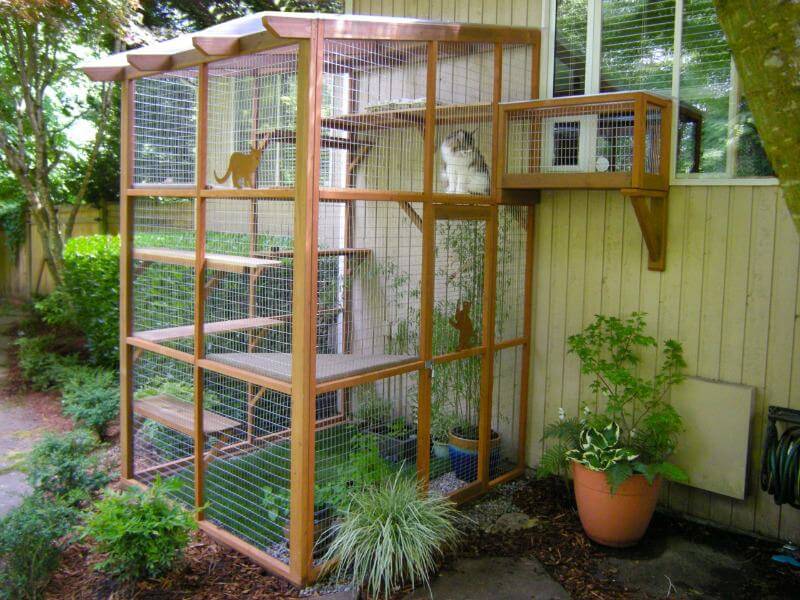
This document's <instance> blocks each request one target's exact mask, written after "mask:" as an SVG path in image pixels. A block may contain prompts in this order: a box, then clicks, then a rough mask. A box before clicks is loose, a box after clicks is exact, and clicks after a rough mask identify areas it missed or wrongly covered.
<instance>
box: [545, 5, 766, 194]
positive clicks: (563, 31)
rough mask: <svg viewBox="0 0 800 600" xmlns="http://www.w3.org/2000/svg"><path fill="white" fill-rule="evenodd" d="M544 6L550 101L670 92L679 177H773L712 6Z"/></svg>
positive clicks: (676, 168)
mask: <svg viewBox="0 0 800 600" xmlns="http://www.w3.org/2000/svg"><path fill="white" fill-rule="evenodd" d="M551 6H552V7H553V9H554V11H555V13H554V15H553V20H552V26H553V27H554V28H555V35H554V36H553V48H552V52H553V73H552V95H553V96H566V95H575V94H584V93H585V94H593V93H598V92H615V91H625V90H648V91H652V92H656V93H660V94H663V95H666V96H672V97H673V99H674V98H677V99H679V107H678V114H679V119H678V126H677V130H678V133H677V136H678V139H677V156H676V160H675V171H676V175H677V177H678V178H720V177H723V178H728V177H758V176H770V175H773V172H772V169H771V168H770V165H769V161H768V160H767V158H766V155H765V154H764V150H763V147H762V145H761V140H760V139H759V137H758V131H757V130H756V127H755V124H754V122H753V118H752V115H751V114H750V112H749V110H748V109H747V102H746V99H745V98H744V97H743V96H742V95H741V93H740V90H739V85H738V80H737V77H736V72H735V69H734V67H733V61H732V60H731V54H730V50H729V49H728V45H727V42H726V40H725V36H724V34H723V33H722V30H721V28H720V26H719V23H718V22H717V17H716V13H715V10H714V5H713V0H554V2H552V3H551ZM676 15H677V17H678V18H677V19H676ZM676 21H677V22H678V26H679V29H677V30H676ZM678 41H680V48H676V42H678Z"/></svg>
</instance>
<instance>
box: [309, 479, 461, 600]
mask: <svg viewBox="0 0 800 600" xmlns="http://www.w3.org/2000/svg"><path fill="white" fill-rule="evenodd" d="M455 515H456V510H455V508H454V506H453V504H452V503H451V502H450V501H449V500H447V499H445V498H442V497H440V496H429V495H427V494H422V493H420V490H419V487H418V484H417V481H416V479H414V478H413V477H408V476H403V475H402V474H400V473H398V474H397V475H395V477H394V478H392V479H389V480H388V481H385V482H383V483H382V484H380V485H378V486H374V487H366V488H361V489H360V490H358V491H356V492H354V493H353V494H352V496H351V501H350V505H349V507H348V508H347V510H346V512H345V514H344V516H343V518H342V520H341V521H340V522H339V523H337V524H336V525H334V527H333V529H332V530H331V532H332V533H331V535H335V538H334V539H333V541H332V542H331V545H330V546H329V547H328V550H327V552H326V553H325V557H324V559H323V560H324V561H326V562H328V564H330V565H334V564H335V565H336V566H335V567H333V568H334V569H336V573H337V576H338V577H346V576H348V575H349V576H350V578H351V580H352V582H353V585H354V586H358V587H363V588H364V589H365V590H366V592H367V593H368V594H369V596H370V597H371V598H372V597H378V596H383V597H384V598H388V597H389V596H390V594H392V593H393V592H395V591H396V590H397V589H398V588H399V587H400V586H401V585H403V584H405V583H410V584H411V585H412V586H418V585H423V584H427V583H428V580H429V578H430V575H431V573H432V572H433V570H434V568H435V567H436V560H437V559H438V558H439V557H441V555H442V552H443V549H444V548H445V547H446V546H447V545H449V544H452V543H453V542H455V540H456V538H457V537H458V531H457V529H456V528H455V526H454V525H453V521H454V519H455Z"/></svg>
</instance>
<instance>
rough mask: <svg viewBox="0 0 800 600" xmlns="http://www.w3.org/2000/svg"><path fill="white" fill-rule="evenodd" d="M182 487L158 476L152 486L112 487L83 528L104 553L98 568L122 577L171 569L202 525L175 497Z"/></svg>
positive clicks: (127, 579)
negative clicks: (171, 494) (194, 532)
mask: <svg viewBox="0 0 800 600" xmlns="http://www.w3.org/2000/svg"><path fill="white" fill-rule="evenodd" d="M180 486H181V483H180V481H177V480H171V481H167V482H162V481H161V480H160V479H157V480H156V481H155V482H153V484H152V485H151V486H150V487H148V488H147V489H146V490H139V489H135V488H130V489H128V490H125V491H123V492H115V491H108V492H107V493H106V495H105V496H104V497H103V499H102V500H99V501H97V502H96V503H95V505H94V507H93V509H92V511H91V512H90V513H89V515H88V516H87V518H86V523H85V525H84V527H83V528H82V533H83V536H84V537H85V538H87V539H89V540H92V541H93V542H94V544H93V548H92V552H93V553H94V554H96V555H97V556H99V557H100V558H101V560H100V562H98V563H97V565H96V568H97V569H98V570H100V571H103V572H105V573H108V574H110V575H112V576H114V577H116V578H117V579H118V580H119V581H122V582H133V581H137V580H140V579H144V578H158V577H161V576H163V575H165V574H167V573H169V572H170V571H171V570H172V569H173V568H174V567H175V565H176V563H177V562H178V561H179V560H180V558H181V557H182V555H183V551H184V549H185V548H186V545H187V544H188V543H189V538H190V534H191V532H192V531H194V530H195V529H196V528H197V523H196V521H195V519H194V516H193V514H192V513H191V512H189V511H188V510H186V509H184V508H183V507H182V506H180V505H179V504H177V503H176V502H174V501H173V500H172V499H170V498H169V494H170V493H176V492H178V490H179V488H180Z"/></svg>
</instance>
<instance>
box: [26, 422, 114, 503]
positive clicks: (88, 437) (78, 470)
mask: <svg viewBox="0 0 800 600" xmlns="http://www.w3.org/2000/svg"><path fill="white" fill-rule="evenodd" d="M97 448H98V439H97V437H96V436H95V435H94V434H93V433H92V432H90V431H88V430H86V429H76V430H74V431H70V432H66V433H62V434H54V433H49V434H47V435H45V436H44V437H43V438H42V439H41V440H40V441H39V442H38V443H37V444H36V445H35V446H34V447H33V450H32V451H31V453H30V456H29V457H28V461H27V471H28V483H30V485H31V486H32V487H33V488H34V489H35V490H37V491H38V492H40V493H42V494H44V495H47V496H51V497H62V496H70V497H71V499H72V500H73V501H75V500H79V499H80V498H81V497H86V496H87V495H88V494H90V493H91V492H94V491H96V490H98V489H100V488H101V487H103V486H104V485H106V484H107V483H108V482H109V481H110V480H111V477H110V476H109V475H108V473H106V472H104V471H103V470H102V469H101V468H100V466H99V462H100V460H99V457H98V456H97V455H96V454H95V453H94V452H95V450H97Z"/></svg>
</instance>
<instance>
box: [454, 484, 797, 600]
mask: <svg viewBox="0 0 800 600" xmlns="http://www.w3.org/2000/svg"><path fill="white" fill-rule="evenodd" d="M495 493H497V492H495ZM510 499H511V500H512V501H513V503H514V504H515V505H516V506H517V507H519V508H520V509H521V510H522V511H524V512H525V513H526V514H528V515H529V516H531V517H533V518H535V519H537V523H536V525H535V526H534V527H532V528H530V529H526V530H522V531H517V532H514V533H503V534H493V533H487V532H485V531H473V532H471V533H470V534H469V535H468V537H467V539H466V541H465V544H464V547H463V548H461V549H460V550H459V552H458V554H459V556H469V557H477V556H533V557H535V558H536V559H537V560H538V561H539V562H541V563H542V565H543V566H544V567H545V569H546V570H547V572H548V573H549V574H550V575H551V576H552V577H553V578H554V579H556V580H557V581H558V582H559V583H561V585H562V586H563V587H564V588H565V589H566V590H567V591H568V592H569V593H570V595H571V596H572V597H573V598H575V599H576V600H605V599H609V600H610V599H618V598H622V599H624V598H637V599H639V598H649V597H655V596H649V595H648V594H646V593H644V592H643V591H642V590H639V589H634V588H632V587H629V586H625V585H623V584H621V583H620V582H619V581H618V570H617V568H615V567H611V566H609V565H608V564H607V561H606V560H605V559H608V558H612V557H614V558H620V557H625V558H626V559H630V560H636V559H637V557H638V556H640V555H642V554H646V553H647V552H648V551H649V547H651V546H654V545H657V544H658V543H659V540H661V539H663V538H664V537H666V536H671V535H679V536H681V537H684V538H686V539H688V540H692V541H695V542H698V543H703V544H707V545H709V546H714V547H716V548H720V549H722V550H723V551H725V552H728V553H730V554H733V555H735V556H737V557H738V558H740V559H741V560H742V564H743V567H742V574H741V580H737V581H735V582H727V581H720V582H719V587H718V588H717V589H716V590H715V591H716V592H719V591H720V590H721V589H723V588H724V587H725V586H731V587H733V588H734V589H735V590H736V591H735V593H734V596H735V597H740V598H763V597H771V598H782V597H787V598H791V597H792V594H793V593H794V592H793V590H798V589H800V570H798V569H793V568H791V567H787V566H780V565H778V564H777V563H775V562H773V561H771V560H770V557H771V556H772V555H773V554H775V551H776V549H777V546H778V544H776V543H775V542H770V541H765V540H759V539H756V538H753V537H751V536H747V535H740V534H736V533H731V532H726V531H723V530H720V529H716V528H714V527H709V526H705V525H701V524H698V523H694V522H690V521H686V520H685V519H681V518H678V517H674V516H671V515H667V514H663V513H656V515H655V517H654V519H653V522H652V523H651V526H650V529H649V530H648V533H647V535H646V537H645V539H644V540H643V541H642V542H641V543H640V545H639V546H637V548H636V549H635V550H634V549H631V550H615V549H611V548H605V547H603V546H600V545H597V544H595V543H593V542H591V541H590V540H589V539H588V538H587V537H586V536H585V535H584V533H583V530H582V528H581V524H580V520H579V519H578V514H577V511H576V509H575V508H574V502H573V499H572V495H571V492H568V491H567V488H566V487H565V485H564V483H563V482H562V481H561V480H560V479H555V478H549V479H544V480H536V479H532V480H527V481H525V482H524V483H523V484H522V485H520V486H518V487H517V488H516V489H515V490H514V491H513V492H512V493H511V496H510ZM726 596H727V594H726V593H724V592H723V593H722V596H721V597H726ZM734 596H730V597H734ZM658 597H659V598H663V597H664V596H663V595H660V596H658Z"/></svg>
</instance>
